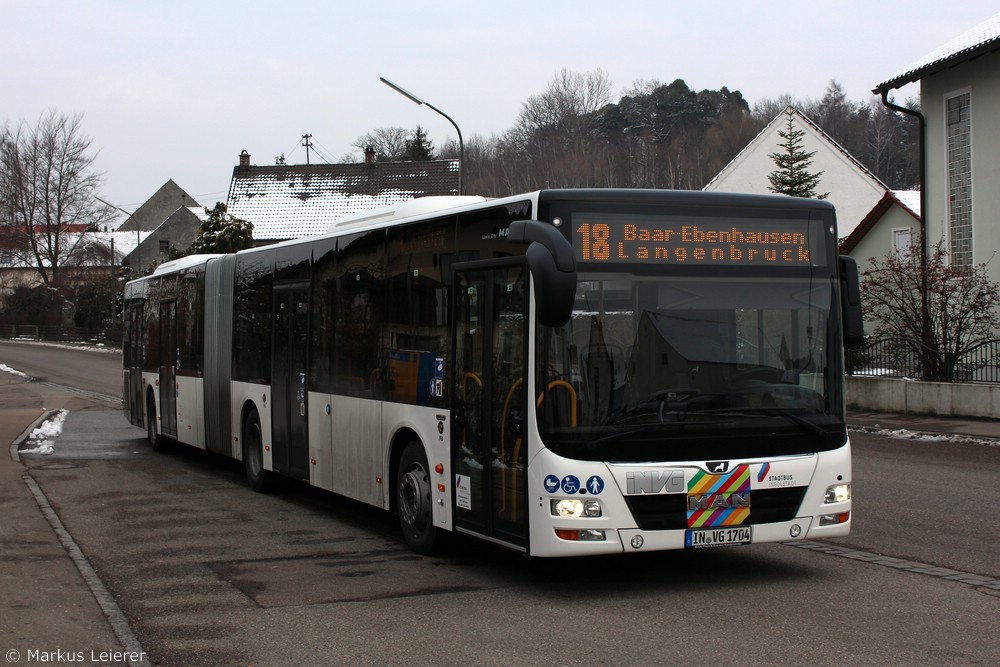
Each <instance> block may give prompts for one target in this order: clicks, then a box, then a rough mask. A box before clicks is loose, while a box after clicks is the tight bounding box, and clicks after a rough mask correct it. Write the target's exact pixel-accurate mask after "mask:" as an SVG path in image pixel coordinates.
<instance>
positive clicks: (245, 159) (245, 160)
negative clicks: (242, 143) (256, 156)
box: [240, 149, 250, 167]
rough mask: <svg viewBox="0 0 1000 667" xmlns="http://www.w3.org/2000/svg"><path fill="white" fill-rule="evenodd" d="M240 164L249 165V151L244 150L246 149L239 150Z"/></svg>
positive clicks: (242, 165)
mask: <svg viewBox="0 0 1000 667" xmlns="http://www.w3.org/2000/svg"><path fill="white" fill-rule="evenodd" d="M240 166H241V167H249V166H250V153H247V152H246V149H243V151H241V152H240Z"/></svg>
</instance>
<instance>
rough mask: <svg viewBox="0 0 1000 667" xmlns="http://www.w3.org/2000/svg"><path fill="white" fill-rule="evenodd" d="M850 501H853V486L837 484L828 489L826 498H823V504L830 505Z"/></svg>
mask: <svg viewBox="0 0 1000 667" xmlns="http://www.w3.org/2000/svg"><path fill="white" fill-rule="evenodd" d="M850 499H851V485H850V484H835V485H833V486H831V487H828V488H827V490H826V496H825V497H824V498H823V502H824V503H825V504H827V505H829V504H830V503H842V502H844V501H846V500H850Z"/></svg>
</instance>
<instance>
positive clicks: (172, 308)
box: [160, 301, 180, 438]
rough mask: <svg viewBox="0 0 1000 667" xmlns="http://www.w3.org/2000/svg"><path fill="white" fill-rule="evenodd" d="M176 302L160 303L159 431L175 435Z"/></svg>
mask: <svg viewBox="0 0 1000 667" xmlns="http://www.w3.org/2000/svg"><path fill="white" fill-rule="evenodd" d="M179 354H180V350H179V349H178V348H177V302H176V301H164V302H163V303H161V304H160V433H162V434H163V435H166V436H169V437H171V438H176V437H177V361H178V359H177V356H178V355H179Z"/></svg>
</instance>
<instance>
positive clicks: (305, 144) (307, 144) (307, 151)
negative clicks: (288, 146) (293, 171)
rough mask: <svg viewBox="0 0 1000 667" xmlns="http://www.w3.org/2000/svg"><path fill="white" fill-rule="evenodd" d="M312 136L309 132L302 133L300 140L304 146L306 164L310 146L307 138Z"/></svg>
mask: <svg viewBox="0 0 1000 667" xmlns="http://www.w3.org/2000/svg"><path fill="white" fill-rule="evenodd" d="M312 136H313V135H311V134H303V135H302V139H303V140H304V141H303V142H302V145H303V146H305V147H306V164H309V148H310V147H312V144H311V143H309V140H310V139H312Z"/></svg>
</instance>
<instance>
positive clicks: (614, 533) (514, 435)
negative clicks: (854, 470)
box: [123, 189, 861, 556]
mask: <svg viewBox="0 0 1000 667" xmlns="http://www.w3.org/2000/svg"><path fill="white" fill-rule="evenodd" d="M435 207H438V208H437V210H433V209H434V208H435ZM124 303H125V324H126V327H125V328H126V334H125V339H124V355H123V357H124V393H125V402H124V404H125V412H126V415H127V417H128V419H129V420H130V421H131V423H133V424H135V425H136V426H141V427H144V428H145V429H146V430H147V433H148V437H149V441H150V444H151V445H152V446H153V447H154V449H155V448H159V447H160V446H162V445H163V443H165V442H170V441H176V442H180V443H186V444H188V445H191V446H194V447H199V448H203V449H206V450H210V451H213V452H218V453H221V454H224V455H226V456H229V457H232V458H234V459H239V460H241V461H242V462H243V467H244V468H245V471H246V476H247V479H248V481H249V485H250V486H251V487H252V488H254V489H256V490H264V489H265V488H267V487H268V485H269V484H271V483H272V482H274V481H275V476H286V477H290V478H294V479H297V480H302V481H304V482H306V483H308V484H310V485H313V486H316V487H320V488H323V489H326V490H329V491H331V492H334V493H337V494H342V495H344V496H347V497H350V498H353V499H356V500H358V501H361V502H364V503H368V504H371V505H374V506H377V507H380V508H383V509H385V510H388V511H391V512H393V513H395V514H396V515H398V519H399V523H400V526H401V529H402V535H403V538H404V540H405V541H406V543H407V544H408V545H409V546H410V547H411V548H412V549H413V550H415V551H417V552H419V553H429V552H431V550H432V549H434V548H435V547H436V546H437V545H438V543H439V539H440V538H442V537H444V536H445V535H446V534H447V533H449V532H452V531H456V532H460V533H465V534H468V535H473V536H477V537H479V538H482V539H484V540H488V541H490V542H493V543H496V544H500V545H503V546H505V547H509V548H511V549H515V550H518V551H521V552H523V553H525V554H526V555H530V556H575V555H588V554H606V553H620V552H645V551H650V550H664V549H683V548H698V547H717V546H728V545H739V544H750V543H758V542H774V541H793V540H801V539H806V538H813V539H816V538H826V537H832V536H839V535H846V534H847V533H848V531H849V530H850V525H851V494H850V489H851V453H850V442H849V439H848V434H847V429H846V426H845V409H844V397H843V348H844V345H845V344H847V345H850V344H854V343H856V342H858V339H859V338H860V335H861V308H860V298H859V294H858V276H857V267H856V266H855V265H854V263H853V261H852V260H850V258H845V257H838V255H837V227H836V220H835V213H834V209H833V207H832V206H831V205H830V204H829V203H827V202H823V201H817V200H809V199H797V198H792V197H782V196H751V195H735V194H719V193H704V192H679V191H657V190H600V189H592V190H543V191H539V192H534V193H529V194H525V195H521V196H512V197H506V198H502V199H493V200H485V199H483V198H478V197H477V198H443V201H439V200H437V199H436V198H426V199H418V200H414V201H413V202H409V203H408V204H404V205H400V206H398V207H396V208H395V209H384V210H377V211H371V212H368V213H366V214H363V215H357V216H353V217H349V218H344V219H341V220H338V221H335V222H334V223H333V224H332V225H331V227H330V230H329V232H328V233H327V234H325V235H322V236H318V237H313V238H308V239H300V240H293V241H287V242H283V243H279V244H277V245H271V246H266V247H259V248H253V249H248V250H244V251H241V252H238V253H235V254H226V255H199V256H191V257H185V258H182V259H180V260H177V261H174V262H169V263H166V264H163V265H162V266H160V267H159V268H158V269H157V270H156V272H155V273H154V274H152V275H151V276H149V277H146V278H142V279H140V280H135V281H132V282H130V283H129V284H128V285H127V287H126V289H125V302H124Z"/></svg>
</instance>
